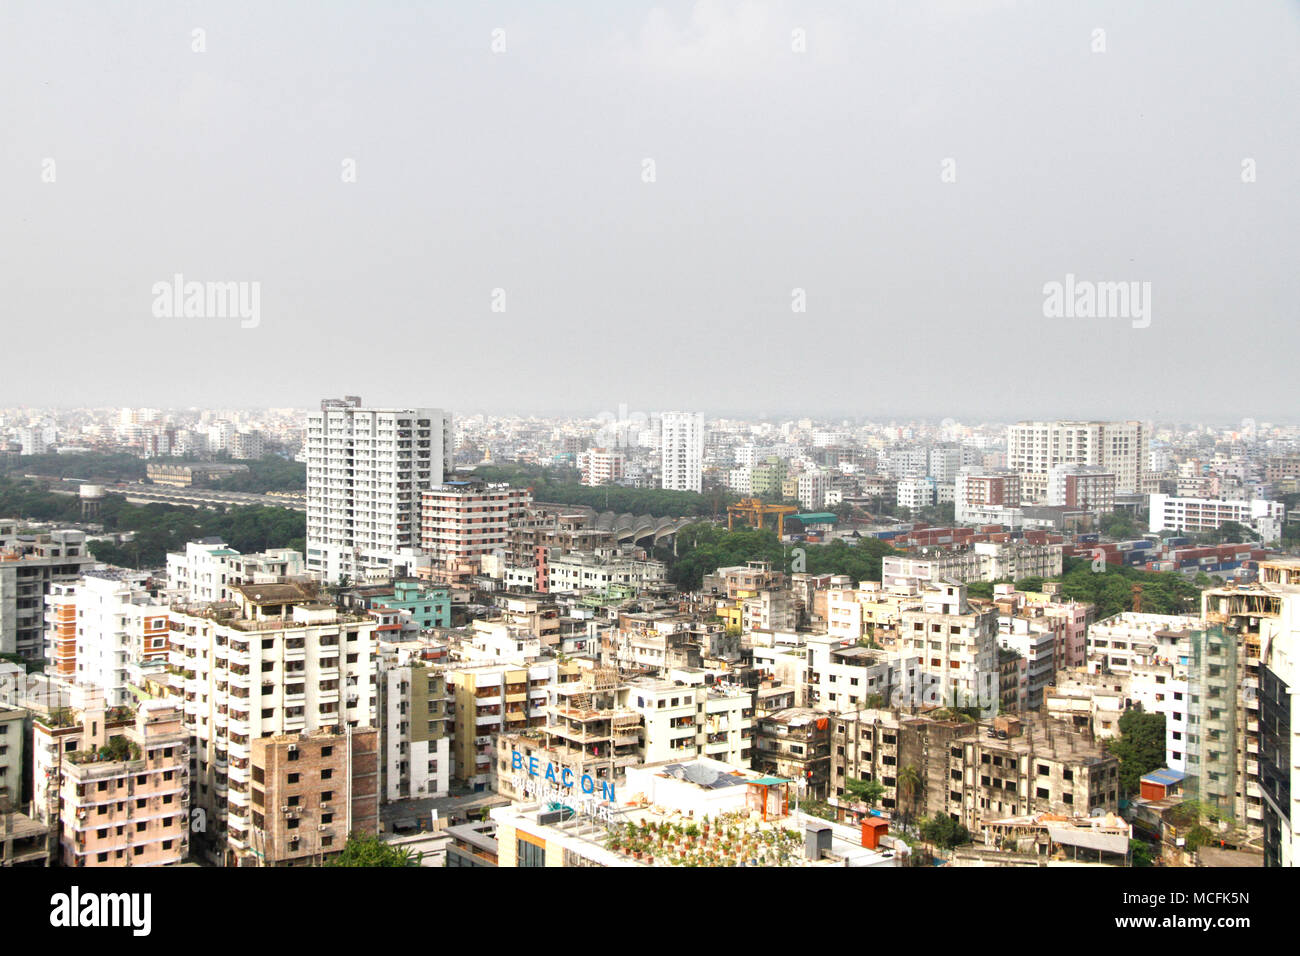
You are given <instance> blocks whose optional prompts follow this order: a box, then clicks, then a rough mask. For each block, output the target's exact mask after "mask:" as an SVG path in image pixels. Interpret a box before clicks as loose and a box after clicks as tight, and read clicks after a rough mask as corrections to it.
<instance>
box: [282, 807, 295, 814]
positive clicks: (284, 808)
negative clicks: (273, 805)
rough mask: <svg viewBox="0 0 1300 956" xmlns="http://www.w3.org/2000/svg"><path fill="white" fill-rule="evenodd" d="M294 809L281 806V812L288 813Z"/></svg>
mask: <svg viewBox="0 0 1300 956" xmlns="http://www.w3.org/2000/svg"><path fill="white" fill-rule="evenodd" d="M292 809H293V807H281V808H280V812H281V813H288V812H289V811H290V810H292Z"/></svg>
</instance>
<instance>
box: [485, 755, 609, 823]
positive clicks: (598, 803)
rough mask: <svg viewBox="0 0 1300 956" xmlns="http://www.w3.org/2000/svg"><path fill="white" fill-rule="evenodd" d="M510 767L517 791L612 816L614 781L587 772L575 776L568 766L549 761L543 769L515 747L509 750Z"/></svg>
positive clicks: (594, 814) (602, 816) (595, 814)
mask: <svg viewBox="0 0 1300 956" xmlns="http://www.w3.org/2000/svg"><path fill="white" fill-rule="evenodd" d="M510 769H511V770H513V771H514V772H515V779H514V785H515V791H516V792H517V793H520V794H523V795H524V796H527V797H531V798H532V799H534V800H546V801H555V802H557V803H564V804H567V805H569V806H572V808H573V809H574V810H575V811H576V812H578V813H585V814H587V815H588V816H592V817H595V818H597V819H598V820H611V821H612V820H613V819H614V809H615V808H614V807H613V806H612V804H613V803H614V785H613V784H612V783H610V782H609V781H608V780H597V779H596V778H595V777H593V776H592V775H591V774H589V773H584V774H582V775H581V776H578V775H577V774H575V773H574V772H573V770H572V769H571V768H570V767H556V765H555V764H553V763H551V762H549V761H548V762H547V764H546V768H545V770H543V769H542V765H541V762H540V761H538V759H537V758H536V757H525V756H524V755H523V754H521V753H519V752H518V751H512V752H511V754H510ZM575 788H576V789H575ZM598 794H599V795H598Z"/></svg>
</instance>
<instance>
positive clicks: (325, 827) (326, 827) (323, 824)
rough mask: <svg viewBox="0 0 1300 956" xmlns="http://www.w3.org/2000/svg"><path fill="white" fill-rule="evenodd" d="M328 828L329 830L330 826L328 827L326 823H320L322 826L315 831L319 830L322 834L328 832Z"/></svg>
mask: <svg viewBox="0 0 1300 956" xmlns="http://www.w3.org/2000/svg"><path fill="white" fill-rule="evenodd" d="M329 828H330V825H329V824H328V823H322V824H321V825H320V826H318V827H317V828H316V829H317V830H319V831H321V832H322V833H324V832H325V831H326V830H328V829H329Z"/></svg>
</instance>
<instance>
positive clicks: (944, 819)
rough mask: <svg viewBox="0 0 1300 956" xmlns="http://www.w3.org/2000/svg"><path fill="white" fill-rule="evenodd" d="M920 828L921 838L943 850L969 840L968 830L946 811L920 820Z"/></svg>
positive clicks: (961, 844)
mask: <svg viewBox="0 0 1300 956" xmlns="http://www.w3.org/2000/svg"><path fill="white" fill-rule="evenodd" d="M920 830H921V839H923V840H925V841H926V842H928V843H933V844H934V845H935V846H937V847H942V848H943V849H945V850H951V849H952V848H953V847H955V846H963V845H964V844H967V843H969V842H970V831H969V830H967V829H966V827H965V826H963V825H962V824H961V823H959V822H957V819H956V817H952V816H949V815H948V814H946V813H941V814H939V815H938V816H936V817H932V818H930V819H926V820H922V821H921V827H920Z"/></svg>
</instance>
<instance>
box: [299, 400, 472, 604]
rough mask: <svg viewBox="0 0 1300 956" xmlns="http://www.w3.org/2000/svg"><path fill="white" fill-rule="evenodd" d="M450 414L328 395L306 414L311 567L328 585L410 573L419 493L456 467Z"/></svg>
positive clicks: (416, 538) (417, 529) (417, 532)
mask: <svg viewBox="0 0 1300 956" xmlns="http://www.w3.org/2000/svg"><path fill="white" fill-rule="evenodd" d="M453 447H454V443H453V438H452V430H451V414H450V413H448V412H444V411H442V410H441V409H437V408H362V407H361V399H360V398H357V397H356V396H349V397H347V398H344V399H341V400H339V399H327V400H325V401H323V402H321V410H320V411H319V412H314V413H312V414H311V415H309V416H308V417H307V434H306V449H307V568H308V570H309V571H312V572H314V573H316V574H319V575H321V577H322V578H323V579H324V580H325V581H327V582H335V581H339V580H340V579H342V578H343V577H347V578H348V579H349V580H353V581H356V580H361V579H364V578H367V577H376V578H385V577H388V576H390V575H392V574H394V573H404V572H406V571H407V570H408V567H409V565H410V564H411V563H412V562H413V559H414V556H415V554H416V553H417V551H418V548H419V544H420V496H421V494H422V493H423V492H424V491H426V490H427V489H429V488H432V487H433V486H435V485H441V484H442V483H443V481H444V480H445V479H446V477H447V476H448V475H450V474H451V471H452V451H453Z"/></svg>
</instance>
